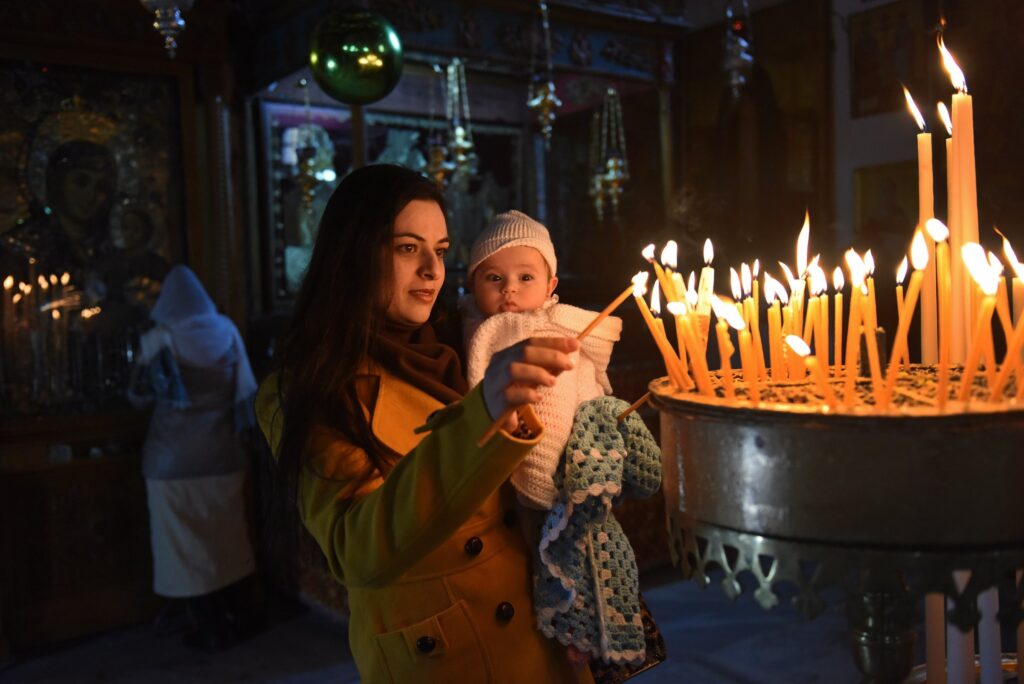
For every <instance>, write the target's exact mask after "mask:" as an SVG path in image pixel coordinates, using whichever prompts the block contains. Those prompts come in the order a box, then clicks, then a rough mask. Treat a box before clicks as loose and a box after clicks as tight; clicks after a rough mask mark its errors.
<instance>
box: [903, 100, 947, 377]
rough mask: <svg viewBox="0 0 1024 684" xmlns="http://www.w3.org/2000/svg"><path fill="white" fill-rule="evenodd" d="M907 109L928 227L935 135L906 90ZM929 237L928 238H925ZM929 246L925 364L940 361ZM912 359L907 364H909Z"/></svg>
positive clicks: (922, 219) (921, 216)
mask: <svg viewBox="0 0 1024 684" xmlns="http://www.w3.org/2000/svg"><path fill="white" fill-rule="evenodd" d="M903 95H904V96H905V97H906V99H907V108H908V109H909V110H910V113H911V114H912V115H913V116H914V121H916V122H917V128H918V130H919V131H920V132H919V133H918V134H917V227H918V229H920V230H924V225H925V223H926V222H927V221H928V219H930V218H934V216H935V191H934V187H933V186H934V181H933V179H932V134H931V133H927V132H926V131H925V126H924V117H923V116H921V111H920V110H919V109H918V108H917V104H916V103H915V102H914V98H913V97H911V96H910V91H909V90H907V88H906V86H904V87H903ZM925 237H927V235H926V236H925ZM926 242H927V244H928V268H926V269H925V272H924V283H923V284H922V285H921V363H935V362H936V361H937V360H938V357H939V347H938V336H937V335H936V332H937V323H936V321H937V315H938V309H937V306H936V301H935V244H934V243H933V242H932V241H931V240H926ZM909 361H910V360H909V359H908V360H907V362H908V363H909Z"/></svg>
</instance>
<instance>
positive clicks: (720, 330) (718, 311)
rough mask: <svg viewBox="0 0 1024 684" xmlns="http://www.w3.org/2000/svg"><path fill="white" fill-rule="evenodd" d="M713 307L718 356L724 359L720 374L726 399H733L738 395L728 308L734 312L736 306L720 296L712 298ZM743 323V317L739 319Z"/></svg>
mask: <svg viewBox="0 0 1024 684" xmlns="http://www.w3.org/2000/svg"><path fill="white" fill-rule="evenodd" d="M711 308H712V309H714V311H715V317H716V318H717V319H718V323H717V324H716V325H715V333H716V336H717V338H718V357H719V358H720V359H721V360H722V363H721V369H720V370H719V374H720V375H721V376H722V387H723V388H724V389H725V400H726V401H732V400H733V399H735V397H736V392H735V390H734V389H733V383H732V361H731V358H732V353H733V351H734V349H733V346H732V340H731V339H730V338H729V323H728V322H727V321H726V316H727V315H728V312H727V311H726V309H727V308H731V309H732V310H733V311H734V312H735V311H736V307H734V306H730V307H727V305H726V304H725V303H724V302H722V301H721V300H720V299H719V298H718V297H715V298H714V299H712V300H711ZM739 322H740V323H741V324H742V323H743V321H742V319H741V320H740V321H739Z"/></svg>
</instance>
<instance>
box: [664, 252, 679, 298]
mask: <svg viewBox="0 0 1024 684" xmlns="http://www.w3.org/2000/svg"><path fill="white" fill-rule="evenodd" d="M661 263H662V267H663V268H664V270H665V276H666V278H665V281H666V282H665V283H664V284H663V285H662V286H661V289H662V290H664V291H665V297H666V300H665V301H667V302H678V301H679V300H680V298H681V297H682V296H683V293H682V292H680V291H679V290H677V289H676V282H675V279H674V278H673V276H674V275H675V269H676V267H677V266H678V264H679V245H677V244H676V241H675V240H669V241H668V242H666V243H665V246H664V247H662V249H661Z"/></svg>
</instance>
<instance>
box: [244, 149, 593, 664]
mask: <svg viewBox="0 0 1024 684" xmlns="http://www.w3.org/2000/svg"><path fill="white" fill-rule="evenodd" d="M448 243H449V239H448V231H447V226H446V224H445V219H444V211H443V203H442V200H441V197H440V195H439V194H438V192H437V190H436V189H435V187H434V185H433V184H432V183H430V182H429V181H427V180H426V179H424V178H423V177H422V176H420V175H419V174H417V173H415V172H413V171H410V170H408V169H404V168H402V167H398V166H390V165H376V166H369V167H365V168H363V169H360V170H358V171H355V172H354V173H352V174H350V175H349V176H348V177H347V178H345V180H343V181H342V182H341V183H340V184H339V186H338V188H337V189H336V190H335V192H334V194H333V195H332V197H331V199H330V200H329V201H328V203H327V207H326V209H325V211H324V215H323V218H322V219H321V222H320V229H319V233H318V235H317V240H316V244H315V246H314V249H313V255H312V258H311V260H310V265H309V271H308V272H307V275H306V278H305V280H304V281H303V284H302V288H301V290H300V292H299V295H298V298H297V301H296V308H295V314H294V317H293V319H292V321H291V323H290V325H289V327H288V329H287V330H286V332H285V335H284V337H283V339H282V344H281V348H280V350H279V354H280V356H279V360H280V365H281V371H280V372H279V373H277V374H274V375H272V376H270V377H269V378H268V379H267V380H266V381H265V382H264V383H263V385H262V387H261V388H260V393H259V396H258V398H257V415H258V417H259V420H260V424H261V427H262V428H263V431H264V433H265V434H266V436H267V438H268V441H269V442H270V445H271V448H272V449H273V451H274V453H275V455H276V458H277V463H278V467H279V469H280V471H281V473H282V475H283V476H284V478H285V480H286V482H287V484H288V486H289V488H290V489H291V491H292V492H293V494H294V496H295V501H296V505H297V506H298V510H299V515H300V517H301V518H302V521H303V523H304V524H305V526H306V528H307V529H308V530H309V532H310V533H311V534H312V535H313V536H314V537H315V538H316V540H317V542H318V543H319V545H320V548H321V549H322V550H323V552H324V555H325V556H326V558H327V563H328V565H329V567H330V569H331V571H332V572H333V574H334V575H335V576H336V577H337V578H338V580H339V581H341V582H343V583H344V584H345V586H346V587H347V589H348V596H349V605H350V607H351V618H350V622H349V643H350V645H351V648H352V654H353V656H354V658H355V661H356V665H357V667H358V668H359V671H360V674H361V675H362V678H363V681H366V682H368V683H371V684H373V683H376V682H402V683H403V684H405V683H406V682H418V681H419V682H443V681H458V680H461V681H466V682H485V681H487V682H537V683H538V684H539V683H540V682H574V681H579V682H590V681H592V679H591V676H590V672H589V671H588V670H587V669H586V668H580V669H575V668H573V667H572V666H571V665H570V664H569V662H568V660H567V659H566V655H565V650H564V648H563V647H562V646H560V645H559V644H557V643H556V642H554V641H551V640H548V639H545V638H544V637H542V636H541V634H540V633H539V631H538V630H537V628H536V620H535V617H534V615H533V614H532V600H531V594H530V592H531V578H530V565H529V558H528V551H527V547H526V545H525V543H524V540H523V539H522V537H521V535H520V533H519V526H518V525H517V524H516V521H515V519H514V517H512V515H510V511H512V510H513V504H514V496H512V495H511V492H510V490H509V487H508V486H507V484H506V480H507V479H508V476H509V475H510V474H511V473H512V471H513V470H515V468H516V466H517V465H518V463H519V462H520V461H521V460H522V458H523V457H525V456H526V454H527V453H528V452H529V451H530V449H531V448H532V447H533V446H534V445H535V444H536V443H537V441H538V439H539V437H540V434H541V432H542V431H543V427H542V426H541V424H540V423H539V422H538V421H537V418H536V415H535V414H534V413H533V411H532V409H531V408H530V407H529V404H532V403H533V402H535V401H536V400H537V393H536V389H535V388H536V387H538V386H540V385H551V384H553V383H554V381H555V378H556V376H557V375H558V373H560V372H561V371H563V370H566V369H568V368H570V367H571V362H570V359H569V354H570V353H571V352H573V351H575V350H576V349H578V347H579V345H578V343H577V342H576V341H575V340H571V339H567V338H546V339H541V340H528V341H526V342H524V343H521V344H519V345H516V346H514V347H511V348H509V349H507V350H505V351H503V352H499V353H498V354H497V355H495V358H494V360H493V361H492V363H491V365H490V367H489V368H488V369H487V372H486V374H485V379H484V381H483V382H482V383H481V384H480V385H479V386H477V387H475V388H473V389H472V390H470V391H469V392H468V393H466V388H465V381H464V379H463V376H462V371H461V367H460V365H459V362H458V359H457V357H456V355H455V353H454V351H453V350H452V349H450V348H449V347H445V346H444V345H441V344H438V343H437V342H436V339H435V338H434V336H433V331H432V329H431V327H430V324H429V319H430V315H431V311H432V309H433V305H434V303H435V301H436V299H437V295H438V292H439V291H440V289H441V286H442V284H443V283H444V254H445V250H446V249H447V245H448ZM463 395H465V396H463ZM446 405H447V407H446ZM508 406H520V407H521V410H520V411H519V412H518V415H516V416H514V417H513V418H512V419H510V421H509V423H508V424H506V425H505V426H504V427H505V429H504V430H502V431H501V432H500V433H499V434H498V436H496V437H495V438H494V439H492V440H491V441H490V442H489V443H488V444H487V445H486V446H484V447H483V448H478V447H477V446H476V441H477V439H478V438H479V437H480V436H481V434H483V432H485V431H486V430H487V428H488V426H489V425H490V423H491V421H492V416H498V415H501V414H502V413H503V412H504V410H505V408H506V407H508ZM510 431H511V432H510ZM513 433H514V434H513ZM516 435H518V436H516Z"/></svg>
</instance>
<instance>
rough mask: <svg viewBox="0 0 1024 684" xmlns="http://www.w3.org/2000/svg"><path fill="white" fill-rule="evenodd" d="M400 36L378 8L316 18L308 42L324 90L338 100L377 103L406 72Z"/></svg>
mask: <svg viewBox="0 0 1024 684" xmlns="http://www.w3.org/2000/svg"><path fill="white" fill-rule="evenodd" d="M402 62H403V53H402V41H401V40H399V38H398V33H396V32H395V28H394V27H393V26H392V25H391V23H390V22H388V20H387V19H385V18H384V17H382V16H380V15H379V14H377V13H375V12H369V11H367V10H362V9H346V10H338V11H336V12H332V13H330V14H328V15H327V16H325V17H324V18H323V19H321V20H320V22H319V23H317V25H316V28H314V29H313V35H312V37H311V38H310V41H309V66H310V69H311V70H312V72H313V78H315V79H316V82H317V83H318V84H319V85H320V87H321V88H322V89H323V90H324V92H325V93H327V94H328V95H330V96H331V97H333V98H334V99H335V100H338V101H339V102H344V103H345V104H350V105H361V104H369V103H371V102H376V101H377V100H379V99H381V98H382V97H384V96H385V95H387V94H388V93H390V92H391V90H392V89H393V88H394V87H395V85H396V84H397V83H398V79H399V78H400V77H401V76H402Z"/></svg>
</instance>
